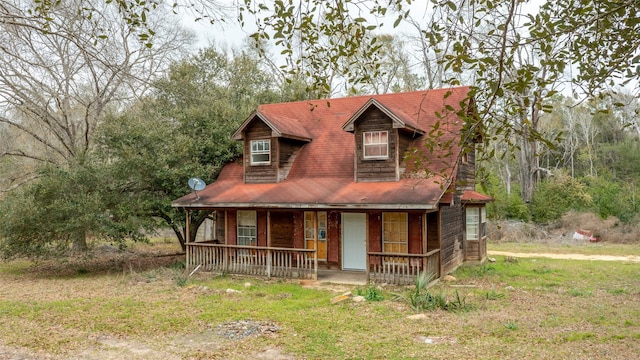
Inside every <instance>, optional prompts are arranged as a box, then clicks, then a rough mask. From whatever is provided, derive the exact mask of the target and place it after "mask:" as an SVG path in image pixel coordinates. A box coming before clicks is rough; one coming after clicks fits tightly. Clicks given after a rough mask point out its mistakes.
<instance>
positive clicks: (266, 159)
mask: <svg viewBox="0 0 640 360" xmlns="http://www.w3.org/2000/svg"><path fill="white" fill-rule="evenodd" d="M269 164H271V140H270V139H267V140H251V165H269Z"/></svg>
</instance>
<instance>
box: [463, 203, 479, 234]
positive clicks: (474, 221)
mask: <svg viewBox="0 0 640 360" xmlns="http://www.w3.org/2000/svg"><path fill="white" fill-rule="evenodd" d="M466 213H467V221H466V223H467V231H466V239H467V240H478V239H479V238H480V237H479V236H478V234H479V233H480V208H478V207H467V209H466Z"/></svg>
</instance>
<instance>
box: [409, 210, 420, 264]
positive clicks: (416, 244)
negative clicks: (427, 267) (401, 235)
mask: <svg viewBox="0 0 640 360" xmlns="http://www.w3.org/2000/svg"><path fill="white" fill-rule="evenodd" d="M422 253H423V252H422V213H418V212H410V213H409V254H422Z"/></svg>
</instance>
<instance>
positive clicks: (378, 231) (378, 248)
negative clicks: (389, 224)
mask: <svg viewBox="0 0 640 360" xmlns="http://www.w3.org/2000/svg"><path fill="white" fill-rule="evenodd" d="M368 215H369V221H368V224H369V251H373V252H382V212H381V211H371V212H369V214H368Z"/></svg>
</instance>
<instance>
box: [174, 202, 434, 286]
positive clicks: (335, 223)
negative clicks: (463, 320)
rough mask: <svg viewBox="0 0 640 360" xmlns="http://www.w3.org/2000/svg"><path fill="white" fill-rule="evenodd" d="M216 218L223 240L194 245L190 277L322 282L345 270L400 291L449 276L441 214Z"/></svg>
mask: <svg viewBox="0 0 640 360" xmlns="http://www.w3.org/2000/svg"><path fill="white" fill-rule="evenodd" d="M203 210H204V209H203ZM205 211H206V210H205ZM212 211H213V212H212V216H211V218H212V219H214V220H215V224H214V225H212V227H213V228H214V230H215V231H213V233H214V234H216V238H213V239H204V240H205V241H199V242H188V243H187V244H186V266H187V270H188V271H189V272H194V271H210V272H215V273H221V274H238V275H248V276H264V277H268V278H272V277H276V278H288V279H311V280H318V279H319V275H321V274H322V270H338V271H345V272H350V273H351V272H353V273H360V274H363V278H364V279H365V281H367V282H375V283H387V284H397V285H405V284H412V283H413V282H414V281H415V278H416V277H417V276H418V275H419V274H420V273H423V272H425V273H427V274H429V276H431V277H432V278H433V279H437V278H439V277H440V275H441V273H442V270H441V269H442V259H441V255H442V252H441V248H440V237H439V232H440V231H439V223H440V222H439V215H438V212H433V211H431V212H425V211H419V210H411V211H397V210H396V211H382V210H368V211H353V210H334V209H319V210H317V211H315V210H314V211H312V210H310V209H255V210H254V209H237V208H236V209H215V210H213V209H212ZM188 212H189V210H187V213H188ZM187 219H189V217H188V216H187ZM188 226H190V224H188Z"/></svg>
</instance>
